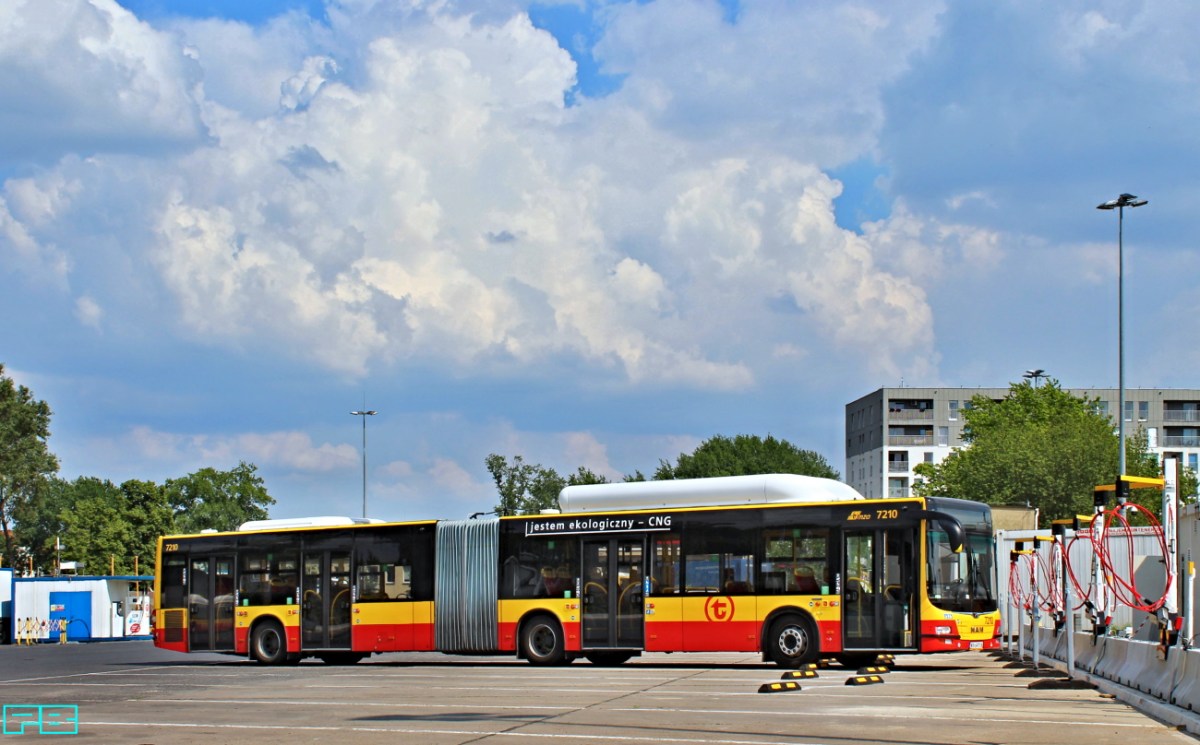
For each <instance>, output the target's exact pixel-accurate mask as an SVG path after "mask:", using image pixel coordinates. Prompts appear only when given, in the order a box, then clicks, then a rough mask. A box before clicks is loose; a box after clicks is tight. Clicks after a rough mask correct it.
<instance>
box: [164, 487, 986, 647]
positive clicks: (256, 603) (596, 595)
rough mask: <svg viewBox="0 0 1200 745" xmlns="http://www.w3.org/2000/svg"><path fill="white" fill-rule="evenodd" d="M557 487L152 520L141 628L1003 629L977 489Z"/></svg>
mask: <svg viewBox="0 0 1200 745" xmlns="http://www.w3.org/2000/svg"><path fill="white" fill-rule="evenodd" d="M559 501H560V507H561V511H559V512H557V513H555V514H541V515H522V516H511V517H499V518H496V517H492V518H485V519H468V520H460V521H445V520H429V521H417V522H400V523H379V522H378V521H375V522H364V521H358V522H356V521H352V520H350V519H348V518H342V519H341V520H337V519H333V518H319V519H313V521H311V523H309V524H305V525H297V524H296V522H297V521H270V520H268V521H261V522H258V523H248V524H246V525H243V526H242V528H241V529H239V530H237V531H232V532H225V533H208V534H200V535H182V536H168V537H164V538H162V539H160V542H159V547H158V550H159V554H158V563H157V574H156V584H155V601H156V602H155V608H156V624H155V628H154V640H155V644H156V645H157V646H159V647H162V648H164V649H172V650H176V651H179V652H225V653H230V654H237V655H242V656H249V657H251V658H253V659H256V660H258V661H259V662H262V663H266V664H283V663H294V662H297V661H299V660H300V659H301V658H304V657H317V658H320V659H321V660H324V661H325V662H327V663H334V664H339V663H353V662H357V661H359V660H361V659H363V658H365V657H367V656H369V655H371V654H373V653H383V652H412V651H431V652H443V653H451V654H503V653H509V654H515V655H517V656H518V657H521V658H524V659H526V660H528V661H529V662H531V663H534V664H539V665H551V664H558V663H565V662H570V661H572V660H574V659H577V658H579V657H584V658H586V659H588V660H590V661H591V662H593V663H595V664H601V665H616V664H620V663H622V662H624V661H626V660H628V659H629V658H630V657H632V656H634V655H639V654H641V653H642V652H700V651H707V652H712V651H729V652H755V653H761V654H762V657H763V659H764V660H770V661H774V662H775V663H777V664H778V665H780V666H783V667H797V666H799V665H801V664H804V663H808V662H811V661H814V660H815V659H817V658H818V657H833V658H837V659H839V660H841V661H843V662H844V663H846V664H849V665H855V664H859V663H860V662H862V661H869V660H873V659H874V658H875V657H876V656H877V655H878V654H880V653H923V652H947V651H954V650H966V649H998V648H999V646H1000V644H999V633H1000V629H999V626H1000V618H999V612H998V609H997V603H996V593H995V589H994V579H993V578H994V565H995V549H994V544H993V540H992V527H991V513H990V511H989V509H988V507H987V506H986V505H984V504H980V503H976V502H966V501H961V500H954V499H942V498H932V497H931V498H925V499H919V498H905V499H884V500H866V499H863V498H862V497H861V496H860V495H859V494H858V493H857V492H856V491H854V490H853V489H852V488H850V487H849V486H847V485H845V484H842V483H840V482H837V481H832V480H829V479H817V478H812V477H805V476H794V475H779V474H775V475H768V476H736V477H721V478H714V479H690V480H678V481H651V482H637V483H620V484H600V485H591V486H572V487H567V488H566V489H564V490H563V492H562V494H561V495H560V500H559ZM331 522H341V523H344V524H329V523H331ZM289 523H290V524H289Z"/></svg>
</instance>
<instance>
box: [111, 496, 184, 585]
mask: <svg viewBox="0 0 1200 745" xmlns="http://www.w3.org/2000/svg"><path fill="white" fill-rule="evenodd" d="M121 494H122V495H123V496H124V497H125V514H126V516H127V517H128V520H129V524H130V528H131V529H132V531H133V543H132V545H131V546H130V550H129V553H130V555H132V556H136V557H138V560H137V562H135V563H136V566H135V567H134V568H135V569H137V570H138V571H139V572H141V573H142V574H153V573H154V562H155V555H156V552H157V550H158V538H159V536H164V535H169V534H171V533H174V532H175V531H176V529H175V513H174V512H173V511H172V510H171V504H170V502H169V501H168V500H167V490H166V488H165V487H163V486H160V485H158V484H156V483H154V482H153V481H137V480H134V479H130V480H129V481H126V482H125V483H123V484H121Z"/></svg>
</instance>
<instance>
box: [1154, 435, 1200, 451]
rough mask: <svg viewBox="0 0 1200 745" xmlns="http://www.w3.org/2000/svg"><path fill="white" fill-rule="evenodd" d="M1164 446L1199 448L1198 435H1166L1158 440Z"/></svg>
mask: <svg viewBox="0 0 1200 745" xmlns="http://www.w3.org/2000/svg"><path fill="white" fill-rule="evenodd" d="M1160 443H1161V446H1162V447H1165V448H1200V436H1197V435H1166V436H1164V437H1162V438H1161V440H1160Z"/></svg>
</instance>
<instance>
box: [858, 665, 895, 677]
mask: <svg viewBox="0 0 1200 745" xmlns="http://www.w3.org/2000/svg"><path fill="white" fill-rule="evenodd" d="M891 671H892V669H891V668H890V667H887V666H886V665H870V666H868V667H860V668H858V674H859V675H886V674H888V673H890V672H891Z"/></svg>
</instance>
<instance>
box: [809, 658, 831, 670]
mask: <svg viewBox="0 0 1200 745" xmlns="http://www.w3.org/2000/svg"><path fill="white" fill-rule="evenodd" d="M808 664H810V665H816V666H817V667H819V668H820V669H822V670H824V669H825V668H827V667H829V660H826V659H820V660H817V661H816V662H810V663H808Z"/></svg>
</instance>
